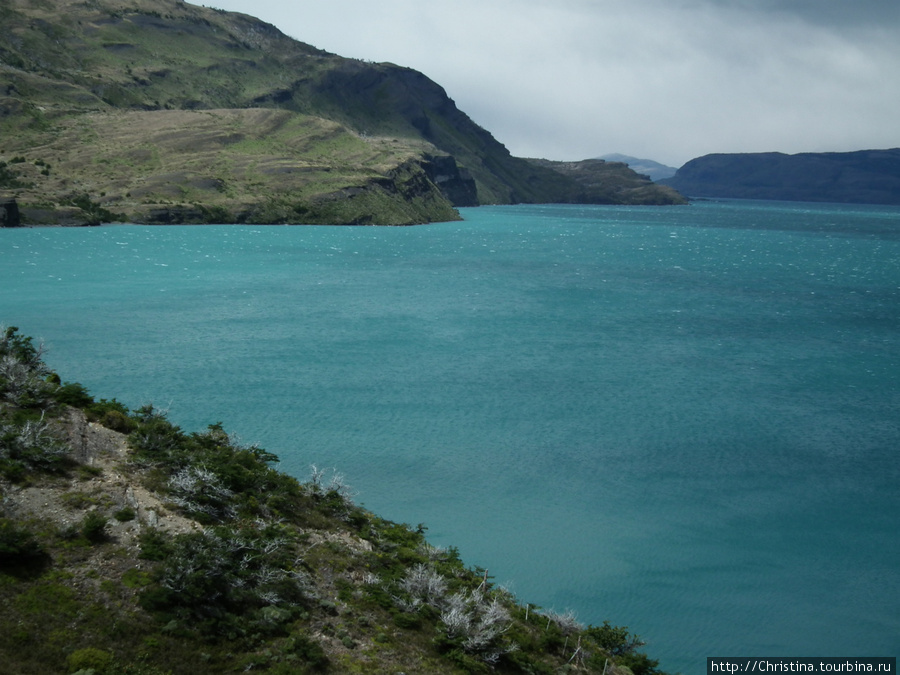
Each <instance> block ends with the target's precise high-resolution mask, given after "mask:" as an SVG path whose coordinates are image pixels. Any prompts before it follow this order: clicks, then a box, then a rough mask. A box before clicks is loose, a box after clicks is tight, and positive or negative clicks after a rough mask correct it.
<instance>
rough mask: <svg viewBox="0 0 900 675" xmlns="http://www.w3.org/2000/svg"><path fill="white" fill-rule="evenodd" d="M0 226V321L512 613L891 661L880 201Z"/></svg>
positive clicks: (897, 390) (893, 490) (720, 644)
mask: <svg viewBox="0 0 900 675" xmlns="http://www.w3.org/2000/svg"><path fill="white" fill-rule="evenodd" d="M463 215H464V218H465V220H464V221H463V222H458V223H441V224H434V225H428V226H421V227H414V228H358V227H357V228H340V227H249V226H246V227H245V226H204V227H143V226H110V227H102V228H90V229H21V230H5V231H0V283H2V288H3V292H2V300H0V322H5V323H6V324H7V325H15V326H18V327H19V328H20V331H21V332H22V333H24V334H26V335H32V336H35V337H38V338H44V339H45V341H46V344H47V347H48V351H47V354H46V360H47V362H48V363H49V364H50V365H51V367H53V368H54V369H56V370H58V371H59V372H60V373H61V375H62V376H63V378H64V379H68V380H71V381H78V382H81V383H82V384H84V385H85V386H87V387H88V388H89V389H90V390H91V392H92V393H93V394H94V395H95V396H96V397H98V398H100V397H105V398H111V397H115V398H118V399H119V400H120V401H123V402H124V403H126V404H128V405H129V406H132V407H137V406H139V405H141V404H143V403H148V402H153V403H154V404H155V405H157V406H158V407H163V408H169V409H170V410H171V413H170V417H171V418H172V419H173V420H174V421H175V422H177V423H179V424H181V425H182V426H184V427H185V428H187V429H188V430H200V429H203V428H205V426H206V425H207V424H209V423H213V422H219V421H221V422H223V423H224V425H225V426H226V428H227V429H228V430H230V431H233V432H235V433H236V434H238V435H239V436H240V437H242V438H243V439H244V440H245V441H246V442H259V443H260V444H261V445H262V446H263V447H265V448H266V449H268V450H270V451H272V452H275V453H277V454H278V455H279V456H280V457H281V458H282V463H281V468H282V469H283V470H285V471H288V472H290V473H292V474H295V475H297V476H298V477H300V478H304V479H305V478H306V477H307V476H308V474H309V465H310V464H313V463H315V464H317V465H319V466H328V467H331V466H333V467H336V468H337V470H338V471H339V472H340V473H342V474H343V475H344V476H345V478H346V481H347V482H348V483H349V484H350V485H351V486H352V487H353V488H354V489H355V491H356V492H357V493H358V494H357V497H356V500H357V502H360V503H363V504H364V505H365V506H366V507H368V508H369V509H371V510H373V511H375V512H377V513H378V514H380V515H383V516H385V517H387V518H390V519H393V520H397V521H402V522H407V523H410V524H417V523H420V522H422V523H424V524H425V525H426V526H427V527H428V528H429V537H430V539H431V541H432V543H434V544H439V545H455V546H457V547H458V548H459V549H460V552H461V554H462V556H463V559H464V560H465V561H466V562H467V563H468V564H469V565H479V566H482V567H486V568H488V569H489V570H490V573H491V575H492V576H494V577H495V581H496V582H498V583H502V584H505V585H506V586H507V587H509V588H510V589H511V590H512V591H513V592H515V593H516V594H517V595H518V596H519V598H520V599H521V600H522V601H523V602H531V603H533V604H538V605H541V606H543V607H545V608H548V609H554V610H556V611H559V612H562V611H565V610H567V609H571V610H574V611H575V612H576V614H577V616H578V618H579V619H580V620H581V621H582V622H584V623H594V624H599V623H601V622H602V621H603V620H604V619H609V620H611V621H612V622H613V623H614V624H619V625H628V626H629V627H630V628H631V629H632V630H634V631H635V632H637V633H639V634H640V635H641V636H643V637H644V639H645V640H646V641H647V643H648V644H647V647H646V651H647V652H648V653H649V654H650V655H651V656H653V657H654V658H658V659H660V661H661V663H660V667H661V668H664V669H666V670H670V671H672V672H675V671H682V672H684V673H700V672H704V669H705V657H707V656H713V655H716V656H722V655H761V656H778V655H781V656H865V655H869V656H896V655H897V654H898V652H900V562H898V561H900V489H898V479H900V456H898V450H900V209H897V208H892V207H874V206H846V205H844V206H841V205H828V204H825V205H823V204H787V203H777V202H740V201H723V202H700V203H697V204H694V205H692V206H689V207H665V208H655V207H647V208H637V207H582V206H512V207H482V208H477V209H465V210H463Z"/></svg>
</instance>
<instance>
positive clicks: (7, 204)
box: [0, 198, 22, 227]
mask: <svg viewBox="0 0 900 675" xmlns="http://www.w3.org/2000/svg"><path fill="white" fill-rule="evenodd" d="M21 224H22V222H21V217H20V216H19V205H18V204H17V203H16V200H15V199H13V198H0V227H19V226H20V225H21Z"/></svg>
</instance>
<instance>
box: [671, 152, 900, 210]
mask: <svg viewBox="0 0 900 675" xmlns="http://www.w3.org/2000/svg"><path fill="white" fill-rule="evenodd" d="M660 182H661V183H662V184H663V185H669V186H671V187H674V188H675V189H677V190H679V191H680V192H682V193H684V194H687V195H690V196H692V197H726V198H737V199H773V200H786V201H809V202H843V203H855V204H900V148H892V149H887V150H858V151H855V152H822V153H798V154H794V155H788V154H785V153H781V152H763V153H738V154H727V153H716V154H710V155H705V156H703V157H698V158H696V159H692V160H691V161H689V162H687V163H686V164H685V165H684V166H682V167H681V168H680V169H678V171H677V173H676V174H675V176H673V177H672V178H669V179H666V180H663V181H660Z"/></svg>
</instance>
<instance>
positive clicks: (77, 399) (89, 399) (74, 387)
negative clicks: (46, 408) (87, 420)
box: [53, 382, 94, 408]
mask: <svg viewBox="0 0 900 675" xmlns="http://www.w3.org/2000/svg"><path fill="white" fill-rule="evenodd" d="M53 398H54V399H55V400H56V401H57V402H58V403H62V404H63V405H70V406H72V407H73V408H87V407H88V406H90V405H91V404H92V403H93V402H94V397H93V396H91V395H90V393H88V390H87V389H85V388H84V386H83V385H81V384H79V383H78V382H66V383H65V384H64V385H62V386H61V387H58V388H57V389H56V391H55V392H53Z"/></svg>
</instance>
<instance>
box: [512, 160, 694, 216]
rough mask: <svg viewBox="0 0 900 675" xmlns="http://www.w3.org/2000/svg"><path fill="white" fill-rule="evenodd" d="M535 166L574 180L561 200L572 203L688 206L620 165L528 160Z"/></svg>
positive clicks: (679, 197) (674, 194) (670, 190)
mask: <svg viewBox="0 0 900 675" xmlns="http://www.w3.org/2000/svg"><path fill="white" fill-rule="evenodd" d="M528 161H529V162H532V163H533V164H535V165H536V166H540V167H545V168H548V169H553V170H554V171H557V172H559V173H561V174H562V175H564V176H566V177H568V178H571V179H573V181H574V182H575V184H576V186H577V187H575V188H574V189H573V190H572V192H571V193H570V194H568V195H564V198H563V199H560V201H563V202H568V203H573V204H644V205H647V204H654V205H675V204H687V203H688V201H687V199H685V198H684V197H683V196H682V195H681V194H679V193H678V191H677V190H675V189H673V188H671V187H669V186H667V185H657V184H656V183H654V182H653V181H651V180H650V179H649V178H648V177H647V176H646V175H644V174H639V173H636V172H635V171H634V170H632V169H631V168H629V167H628V166H626V165H625V164H623V163H622V162H607V161H606V160H603V159H584V160H581V161H580V162H556V161H551V160H549V159H530V160H528Z"/></svg>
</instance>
